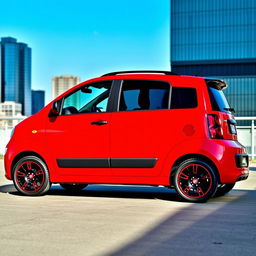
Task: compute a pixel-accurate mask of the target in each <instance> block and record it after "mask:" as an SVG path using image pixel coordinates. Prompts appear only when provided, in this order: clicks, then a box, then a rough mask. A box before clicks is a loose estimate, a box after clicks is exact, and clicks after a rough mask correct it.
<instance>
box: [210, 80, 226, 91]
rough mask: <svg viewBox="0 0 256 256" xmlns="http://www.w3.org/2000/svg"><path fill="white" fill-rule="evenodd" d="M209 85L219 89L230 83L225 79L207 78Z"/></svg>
mask: <svg viewBox="0 0 256 256" xmlns="http://www.w3.org/2000/svg"><path fill="white" fill-rule="evenodd" d="M205 81H206V84H207V86H209V87H212V88H215V89H217V90H223V89H225V88H227V87H228V84H227V83H226V82H225V81H223V80H215V79H205Z"/></svg>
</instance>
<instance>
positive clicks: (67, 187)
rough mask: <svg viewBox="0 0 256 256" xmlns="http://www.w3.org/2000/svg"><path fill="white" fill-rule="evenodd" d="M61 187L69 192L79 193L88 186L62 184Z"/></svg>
mask: <svg viewBox="0 0 256 256" xmlns="http://www.w3.org/2000/svg"><path fill="white" fill-rule="evenodd" d="M60 186H61V187H62V188H64V189H65V190H67V191H69V192H79V191H80V190H82V189H84V188H85V187H87V186H88V185H87V184H84V183H60Z"/></svg>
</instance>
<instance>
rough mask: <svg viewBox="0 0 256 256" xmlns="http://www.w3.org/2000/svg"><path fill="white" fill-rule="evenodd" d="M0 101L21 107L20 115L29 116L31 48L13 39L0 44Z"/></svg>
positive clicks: (4, 39)
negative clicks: (13, 103)
mask: <svg viewBox="0 0 256 256" xmlns="http://www.w3.org/2000/svg"><path fill="white" fill-rule="evenodd" d="M0 99H1V102H4V101H13V102H16V103H20V104H21V105H22V114H24V115H26V116H29V115H31V48H30V47H28V46H27V45H26V44H24V43H18V42H17V40H16V39H15V38H12V37H2V38H1V42H0Z"/></svg>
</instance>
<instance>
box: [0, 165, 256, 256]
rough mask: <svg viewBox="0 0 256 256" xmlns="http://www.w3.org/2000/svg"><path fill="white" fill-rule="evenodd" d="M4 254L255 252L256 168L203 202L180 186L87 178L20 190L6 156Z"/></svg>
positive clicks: (0, 205) (0, 187)
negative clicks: (67, 186) (75, 184)
mask: <svg viewBox="0 0 256 256" xmlns="http://www.w3.org/2000/svg"><path fill="white" fill-rule="evenodd" d="M0 164H1V167H0V255H6V256H12V255H21V254H26V255H28V256H29V255H39V256H40V255H54V256H58V255H62V256H66V255H68V256H70V255H78V256H79V255H136V256H144V255H145V256H148V255H161V256H162V255H175V256H176V255H182V256H183V255H188V254H189V255H193V256H195V255H207V256H211V255H225V256H226V255H232V256H235V255H240V256H241V255H242V256H243V255H256V191H255V189H256V172H255V171H253V172H251V173H250V177H249V179H248V180H247V181H241V182H238V183H237V185H236V187H235V188H234V190H232V191H231V192H230V193H229V194H228V195H226V196H224V197H219V198H214V199H211V200H209V201H208V202H207V203H203V204H193V203H186V202H182V201H181V200H179V198H178V197H177V195H176V193H175V192H174V191H173V190H169V189H166V188H155V187H137V186H103V185H94V186H88V188H87V189H85V190H83V191H81V193H79V194H77V195H68V194H67V193H66V192H65V191H64V190H62V189H61V188H60V187H59V186H58V185H55V186H53V187H52V189H51V190H50V191H49V193H47V195H45V196H41V197H25V196H21V195H19V194H18V193H17V192H16V190H15V188H14V187H13V185H12V183H11V182H9V181H7V180H5V179H4V177H3V167H2V161H0Z"/></svg>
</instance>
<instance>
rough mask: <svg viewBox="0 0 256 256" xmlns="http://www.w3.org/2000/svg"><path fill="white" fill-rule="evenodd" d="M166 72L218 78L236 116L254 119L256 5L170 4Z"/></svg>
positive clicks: (235, 1)
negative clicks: (168, 70) (169, 53)
mask: <svg viewBox="0 0 256 256" xmlns="http://www.w3.org/2000/svg"><path fill="white" fill-rule="evenodd" d="M171 69H172V71H173V72H176V73H179V74H186V75H197V76H208V77H219V78H223V79H224V80H226V81H227V82H228V83H229V87H228V88H227V89H226V91H225V94H226V95H227V98H228V100H229V102H230V105H232V107H234V108H235V109H236V115H237V116H256V104H255V101H256V1H255V0H246V1H245V0H214V1H212V0H194V1H191V0H171Z"/></svg>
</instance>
